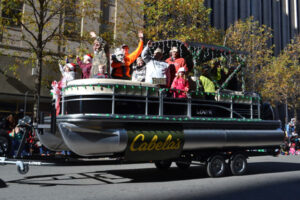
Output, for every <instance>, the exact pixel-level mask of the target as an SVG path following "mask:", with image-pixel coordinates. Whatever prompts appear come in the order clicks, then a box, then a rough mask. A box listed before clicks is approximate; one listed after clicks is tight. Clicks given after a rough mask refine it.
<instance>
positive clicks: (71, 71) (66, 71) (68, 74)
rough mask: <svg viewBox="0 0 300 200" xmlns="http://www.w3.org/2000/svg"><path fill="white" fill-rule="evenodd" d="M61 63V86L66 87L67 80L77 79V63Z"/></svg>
mask: <svg viewBox="0 0 300 200" xmlns="http://www.w3.org/2000/svg"><path fill="white" fill-rule="evenodd" d="M58 65H59V70H60V72H61V75H62V78H61V80H60V81H61V88H64V87H66V86H67V82H69V81H72V80H74V79H75V64H74V63H67V64H65V66H62V64H60V63H59V64H58Z"/></svg>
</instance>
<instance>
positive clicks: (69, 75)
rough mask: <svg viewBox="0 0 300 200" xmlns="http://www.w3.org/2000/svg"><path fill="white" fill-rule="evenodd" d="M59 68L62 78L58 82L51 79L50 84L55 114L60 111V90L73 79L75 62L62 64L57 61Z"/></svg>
mask: <svg viewBox="0 0 300 200" xmlns="http://www.w3.org/2000/svg"><path fill="white" fill-rule="evenodd" d="M58 65H59V70H60V72H61V74H62V78H61V79H60V81H59V82H56V81H53V82H52V84H51V86H52V90H51V93H52V94H53V99H54V100H55V108H56V115H59V113H60V105H59V103H60V97H61V90H62V89H63V88H65V87H66V86H67V82H69V81H72V80H74V79H75V64H74V63H68V61H66V64H65V65H64V66H63V65H62V64H61V63H58Z"/></svg>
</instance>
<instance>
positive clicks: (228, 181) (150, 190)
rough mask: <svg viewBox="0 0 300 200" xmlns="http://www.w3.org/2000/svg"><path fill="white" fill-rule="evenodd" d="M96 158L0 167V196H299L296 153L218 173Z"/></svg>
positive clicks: (5, 199)
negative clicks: (241, 171)
mask: <svg viewBox="0 0 300 200" xmlns="http://www.w3.org/2000/svg"><path fill="white" fill-rule="evenodd" d="M97 163H98V164H100V163H101V164H103V165H100V166H99V165H94V164H95V162H90V163H89V164H88V165H84V166H72V167H70V166H58V167H57V166H56V167H49V166H47V167H35V166H33V167H31V168H30V171H29V172H28V174H26V175H20V174H18V172H17V170H16V167H15V166H13V165H5V166H0V199H1V200H14V199H18V200H19V199H28V200H55V199H59V200H68V199H70V200H77V199H80V200H94V199H130V200H133V199H141V200H144V199H172V200H174V199H185V200H186V199H187V200H189V199H201V200H204V199H213V200H215V199H234V200H235V199H236V200H248V199H251V200H252V199H255V200H259V199H263V200H267V199H284V200H286V199H289V200H294V199H295V200H299V199H300V193H299V191H300V156H280V157H270V156H266V157H256V158H250V159H249V160H248V163H249V166H248V167H249V168H248V173H247V174H246V175H243V176H230V175H227V176H226V177H222V178H209V177H208V176H207V175H206V173H205V169H204V168H203V167H201V166H196V165H193V166H191V167H190V168H189V169H188V170H185V171H182V170H180V169H178V168H176V166H175V165H174V164H173V165H172V168H171V169H169V170H168V171H166V172H162V171H158V170H157V169H156V168H155V167H154V165H153V164H130V165H129V164H126V165H125V164H122V165H120V164H117V165H111V164H109V163H107V161H100V162H97Z"/></svg>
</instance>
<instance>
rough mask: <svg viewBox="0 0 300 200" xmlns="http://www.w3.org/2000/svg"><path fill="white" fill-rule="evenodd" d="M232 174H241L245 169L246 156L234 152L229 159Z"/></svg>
mask: <svg viewBox="0 0 300 200" xmlns="http://www.w3.org/2000/svg"><path fill="white" fill-rule="evenodd" d="M229 166H230V171H231V173H232V175H236V176H241V175H243V174H245V173H246V171H247V158H246V156H244V155H243V154H235V155H233V157H232V158H231V159H230V161H229Z"/></svg>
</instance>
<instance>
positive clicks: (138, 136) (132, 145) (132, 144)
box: [130, 134, 145, 151]
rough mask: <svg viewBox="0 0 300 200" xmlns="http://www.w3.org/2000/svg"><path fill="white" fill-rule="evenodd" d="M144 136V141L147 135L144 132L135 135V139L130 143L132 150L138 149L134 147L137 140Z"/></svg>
mask: <svg viewBox="0 0 300 200" xmlns="http://www.w3.org/2000/svg"><path fill="white" fill-rule="evenodd" d="M140 137H142V139H141V140H142V141H144V139H145V136H144V135H143V134H138V135H137V136H135V138H134V139H133V141H132V143H131V145H130V151H137V149H135V148H134V144H135V142H136V141H137V140H138V139H139V138H140Z"/></svg>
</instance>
